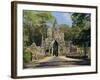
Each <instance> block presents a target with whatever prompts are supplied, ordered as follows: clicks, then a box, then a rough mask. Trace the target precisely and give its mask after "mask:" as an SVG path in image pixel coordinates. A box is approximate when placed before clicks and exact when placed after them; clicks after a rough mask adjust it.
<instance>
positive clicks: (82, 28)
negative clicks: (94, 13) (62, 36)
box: [72, 13, 91, 56]
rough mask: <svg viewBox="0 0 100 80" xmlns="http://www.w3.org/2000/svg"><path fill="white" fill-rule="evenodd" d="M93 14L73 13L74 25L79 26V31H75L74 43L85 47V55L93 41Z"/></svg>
mask: <svg viewBox="0 0 100 80" xmlns="http://www.w3.org/2000/svg"><path fill="white" fill-rule="evenodd" d="M90 18H91V15H90V14H87V13H73V14H72V20H73V27H76V26H79V31H77V32H76V33H75V32H73V33H74V38H73V39H72V43H73V44H74V45H77V46H79V47H83V48H84V56H86V54H87V47H90V43H91V39H90V38H91V35H90V33H91V28H90V27H91V26H90V21H91V19H90Z"/></svg>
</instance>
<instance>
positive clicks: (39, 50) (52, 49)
mask: <svg viewBox="0 0 100 80" xmlns="http://www.w3.org/2000/svg"><path fill="white" fill-rule="evenodd" d="M26 51H29V52H31V53H32V61H33V60H38V59H39V57H40V56H45V55H51V56H58V55H61V54H63V53H64V52H65V53H64V54H66V49H64V47H61V46H59V44H58V42H57V41H56V40H55V41H52V44H51V46H49V48H48V49H45V48H44V47H40V46H36V44H35V43H33V44H32V45H31V46H29V47H28V48H27V49H26Z"/></svg>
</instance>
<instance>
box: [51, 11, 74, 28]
mask: <svg viewBox="0 0 100 80" xmlns="http://www.w3.org/2000/svg"><path fill="white" fill-rule="evenodd" d="M52 15H53V16H55V17H56V20H57V23H58V24H67V25H68V26H70V27H71V26H72V19H71V13H68V12H66V13H65V12H52Z"/></svg>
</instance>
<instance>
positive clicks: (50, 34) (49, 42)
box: [41, 20, 66, 56]
mask: <svg viewBox="0 0 100 80" xmlns="http://www.w3.org/2000/svg"><path fill="white" fill-rule="evenodd" d="M42 40H43V39H42ZM44 47H45V48H44ZM41 48H43V49H45V50H44V51H45V53H49V54H53V55H56V56H58V55H62V54H66V46H65V41H64V33H63V32H61V31H60V29H59V26H58V24H57V21H56V20H55V21H54V24H53V25H52V26H51V27H49V28H48V30H47V38H46V39H45V40H43V41H42V46H41Z"/></svg>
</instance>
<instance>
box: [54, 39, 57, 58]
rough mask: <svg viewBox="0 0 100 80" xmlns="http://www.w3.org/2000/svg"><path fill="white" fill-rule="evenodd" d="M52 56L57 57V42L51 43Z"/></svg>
mask: <svg viewBox="0 0 100 80" xmlns="http://www.w3.org/2000/svg"><path fill="white" fill-rule="evenodd" d="M53 56H58V42H57V41H56V40H55V41H54V43H53Z"/></svg>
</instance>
